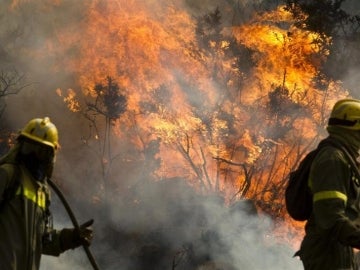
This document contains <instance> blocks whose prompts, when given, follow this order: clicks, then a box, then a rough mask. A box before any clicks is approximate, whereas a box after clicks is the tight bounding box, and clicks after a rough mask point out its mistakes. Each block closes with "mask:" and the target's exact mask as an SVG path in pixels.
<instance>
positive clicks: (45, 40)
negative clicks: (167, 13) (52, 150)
mask: <svg viewBox="0 0 360 270" xmlns="http://www.w3.org/2000/svg"><path fill="white" fill-rule="evenodd" d="M98 2H99V3H101V1H98ZM125 2H127V1H113V3H112V4H114V5H126V3H125ZM138 2H141V1H138ZM160 2H161V1H155V0H153V1H144V6H146V8H148V9H150V10H151V12H152V14H153V16H158V17H161V16H160V15H159V14H161V9H159V6H160V7H162V6H166V5H165V4H168V3H169V1H163V3H164V5H161V4H159V3H160ZM173 2H174V3H176V2H178V1H173ZM223 2H224V1H218V0H207V1H203V0H198V1H192V0H187V1H183V3H182V7H183V8H186V9H187V10H188V12H189V14H191V15H192V16H195V17H198V16H202V15H204V14H206V13H207V12H210V11H213V10H214V9H215V8H216V7H220V9H221V11H222V13H223V14H226V16H223V20H224V21H223V23H224V24H225V25H233V24H241V23H243V22H244V21H246V20H247V19H248V18H250V17H251V14H252V12H254V11H255V10H256V9H259V8H263V9H265V8H271V7H273V6H276V5H277V4H278V3H277V2H279V1H230V0H229V1H225V2H227V4H226V5H224V4H223ZM255 2H256V3H255ZM91 4H92V1H90V0H87V1H75V0H63V1H50V0H42V1H39V0H33V1H32V0H28V1H25V0H24V1H10V0H4V1H1V4H0V7H1V8H0V25H1V26H0V57H1V59H3V61H2V63H1V64H0V67H1V68H2V69H4V70H8V69H13V68H15V69H16V70H18V71H19V72H21V73H24V74H26V84H29V86H27V87H26V88H24V89H23V90H22V91H21V93H19V94H18V95H14V96H10V97H8V98H7V99H6V102H7V108H6V111H5V115H4V116H3V117H4V118H5V120H6V122H7V123H11V128H12V129H13V130H15V131H16V130H19V129H20V128H21V127H22V126H23V125H24V124H25V123H26V122H27V121H28V120H29V119H31V118H34V117H43V116H49V117H50V119H51V120H52V121H53V122H54V123H56V125H57V127H58V129H59V131H60V136H61V144H62V147H61V151H60V152H59V155H58V157H57V163H56V168H55V172H54V179H55V180H56V181H59V182H60V183H61V188H62V189H63V190H64V192H65V193H66V194H67V196H68V198H69V201H70V204H71V205H72V206H73V208H74V212H75V213H76V215H77V217H78V218H79V222H84V221H86V220H87V219H89V218H95V224H94V230H95V239H94V242H93V245H92V247H91V250H92V251H93V253H94V256H95V258H96V259H97V261H98V262H99V265H100V267H101V269H107V270H119V269H121V270H128V269H129V270H130V269H139V270H141V269H147V270H148V269H177V270H182V269H184V270H185V269H186V270H187V269H199V270H200V269H219V268H221V269H234V270H239V269H241V270H247V269H249V270H254V269H269V270H272V269H274V270H275V269H277V270H278V269H294V270H296V269H301V263H300V261H299V260H298V259H297V258H292V256H293V253H294V250H293V249H292V247H289V246H287V245H286V244H284V243H279V242H278V240H276V237H274V236H272V235H271V232H272V231H273V229H274V226H275V223H274V222H273V221H272V220H271V219H270V218H269V217H267V216H266V215H265V214H263V213H260V214H258V213H255V212H254V210H253V206H252V204H251V203H250V204H249V202H239V203H238V204H236V205H232V206H226V205H225V204H224V202H223V201H222V200H221V197H220V196H216V195H214V196H203V195H199V194H198V193H197V192H195V191H194V189H193V187H191V186H190V185H188V184H187V183H186V182H185V180H184V179H167V181H163V182H153V181H152V179H148V178H142V177H141V176H143V175H146V176H148V174H146V172H147V171H146V170H147V167H146V164H145V165H144V163H142V162H139V161H137V160H135V161H134V160H133V159H131V158H129V157H133V156H134V155H133V153H128V152H129V151H131V150H133V148H131V147H129V145H128V143H127V142H126V141H124V142H123V141H120V140H119V141H117V142H113V144H112V146H113V149H112V150H113V152H114V153H121V156H120V157H119V160H121V162H119V164H120V165H119V166H118V165H116V168H115V166H114V167H113V171H112V172H111V175H110V176H111V177H112V178H115V179H117V182H118V183H117V186H114V187H112V186H110V187H107V188H106V190H107V192H108V193H107V194H105V191H104V190H105V188H104V183H99V181H100V180H99V179H101V175H102V171H101V170H102V167H101V165H100V164H101V162H99V154H98V153H99V152H98V151H97V150H94V149H97V147H98V142H91V144H87V145H86V147H84V145H85V143H84V141H86V139H87V138H86V137H84V134H88V133H89V132H90V131H91V132H94V129H93V127H92V126H90V124H89V123H88V122H86V121H84V119H83V118H82V117H81V116H80V115H76V114H73V113H71V112H69V111H67V110H65V109H64V102H63V100H62V98H61V97H59V96H57V95H56V93H55V89H57V88H61V89H65V90H66V89H68V88H74V87H76V85H75V84H76V83H77V81H78V78H76V74H72V73H70V72H69V71H68V70H69V69H70V67H67V66H62V65H61V64H59V63H63V62H62V61H61V59H62V58H63V57H65V55H62V54H61V53H60V52H59V51H57V50H56V49H55V48H52V47H51V45H52V44H54V43H55V44H57V42H58V43H61V41H62V38H66V37H63V36H61V35H60V34H59V33H63V30H67V31H68V32H71V33H77V35H78V36H81V34H82V31H83V25H82V23H83V21H82V19H83V18H84V17H85V15H86V14H85V13H84V12H85V11H86V8H88V7H89V6H91ZM152 6H155V7H156V8H154V9H151V8H152ZM143 8H144V7H143ZM234 14H236V15H237V16H235V15H234ZM239 14H241V16H238V15H239ZM227 15H228V16H227ZM234 18H236V19H239V18H240V19H239V21H237V22H235V21H234ZM49 41H51V42H49ZM61 52H62V53H66V57H69V58H71V57H74V58H75V57H76V56H78V55H79V54H80V53H81V52H79V51H77V50H75V49H74V50H69V51H65V52H64V51H61ZM79 64H80V63H79ZM354 70H355V69H354ZM351 74H356V72H353V73H351ZM352 78H354V76H352V75H351V76H349V79H347V78H346V81H348V80H351V79H352ZM352 83H353V85H356V80H354V81H352ZM202 101H203V100H201V99H199V100H196V103H197V104H201V102H202ZM92 135H93V134H92ZM125 164H126V168H134V169H133V170H129V171H124V170H123V168H124V167H125V166H121V165H125ZM139 179H140V180H139ZM134 182H135V184H134ZM112 188H113V189H112ZM109 190H110V191H111V192H109ZM100 196H102V197H101V198H100ZM104 197H106V198H107V201H106V203H99V201H101V200H104ZM104 205H105V206H104ZM52 212H53V214H54V217H55V226H56V227H57V228H62V227H71V226H72V225H71V224H70V222H69V220H68V217H67V214H66V212H65V211H64V210H63V209H62V206H61V204H60V202H59V201H58V200H57V199H56V196H55V195H53V202H52ZM276 226H279V225H278V223H277V225H276ZM41 269H53V270H62V269H79V270H82V269H90V266H89V263H88V261H87V258H86V256H85V254H84V252H83V250H82V249H81V248H79V249H76V250H71V251H68V252H66V253H65V254H62V255H61V256H60V257H58V258H54V257H48V256H43V258H42V265H41Z"/></svg>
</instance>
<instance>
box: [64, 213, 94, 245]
mask: <svg viewBox="0 0 360 270" xmlns="http://www.w3.org/2000/svg"><path fill="white" fill-rule="evenodd" d="M93 222H94V220H93V219H91V220H89V221H87V222H85V223H84V224H82V225H80V226H79V229H75V228H73V229H68V228H65V229H62V230H61V232H60V245H61V249H62V250H63V251H65V250H68V249H74V248H77V247H79V246H82V245H85V246H90V244H91V241H92V238H93V229H92V227H91V225H92V224H93Z"/></svg>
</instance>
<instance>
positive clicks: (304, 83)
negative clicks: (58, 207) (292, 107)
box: [234, 6, 331, 102]
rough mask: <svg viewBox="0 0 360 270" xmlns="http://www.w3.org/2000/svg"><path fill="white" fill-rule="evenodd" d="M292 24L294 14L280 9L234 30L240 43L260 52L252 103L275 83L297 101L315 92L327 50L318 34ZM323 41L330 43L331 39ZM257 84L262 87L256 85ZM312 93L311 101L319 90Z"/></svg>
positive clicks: (251, 97) (282, 8)
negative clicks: (286, 90)
mask: <svg viewBox="0 0 360 270" xmlns="http://www.w3.org/2000/svg"><path fill="white" fill-rule="evenodd" d="M274 22H276V23H274ZM291 23H292V19H291V14H290V13H289V12H287V11H286V10H285V9H284V7H281V6H280V7H278V9H277V10H275V11H272V12H269V13H267V14H265V15H264V16H256V17H255V18H254V22H253V23H251V24H248V25H243V26H239V27H236V28H234V34H235V36H236V37H237V39H238V40H239V41H240V42H241V43H243V44H244V45H246V46H248V47H251V48H256V50H257V55H256V57H257V60H258V65H257V68H256V70H255V74H254V78H256V79H257V80H256V81H255V82H254V85H253V86H251V88H252V89H258V93H257V95H254V94H253V93H252V95H251V96H250V97H248V98H249V99H250V102H252V101H253V100H254V98H256V97H258V96H259V95H261V92H259V91H262V89H270V88H271V85H273V84H276V85H283V87H285V88H287V89H290V90H291V91H292V93H291V98H292V99H293V100H294V101H296V102H297V101H298V100H299V99H301V97H302V95H303V94H304V92H305V91H308V90H309V89H314V90H315V89H316V87H315V85H314V82H313V79H314V78H315V77H316V75H317V71H318V69H319V67H320V65H321V63H322V62H323V61H324V60H325V59H326V56H327V55H328V51H326V50H325V49H324V50H323V49H322V47H321V45H320V43H319V41H323V40H321V39H322V38H321V37H320V35H319V34H316V33H312V32H309V31H304V30H300V29H297V28H295V27H294V26H292V24H291ZM323 42H325V44H328V43H329V42H331V39H330V38H328V39H327V40H325V41H323ZM258 83H260V84H261V87H257V86H255V84H258ZM309 94H310V96H308V98H310V99H313V98H315V97H314V96H313V95H314V94H316V91H309Z"/></svg>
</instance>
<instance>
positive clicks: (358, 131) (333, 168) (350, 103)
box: [298, 99, 360, 270]
mask: <svg viewBox="0 0 360 270" xmlns="http://www.w3.org/2000/svg"><path fill="white" fill-rule="evenodd" d="M327 131H328V133H329V138H330V139H331V140H333V141H334V142H336V143H337V144H340V145H342V146H344V147H345V148H346V149H347V152H348V153H350V155H351V156H352V159H353V160H354V161H356V159H357V158H358V156H359V149H360V100H356V99H343V100H339V101H338V102H336V103H335V105H334V107H333V109H332V112H331V115H330V118H329V121H328V126H327ZM329 138H327V139H329ZM350 163H351V161H349V158H347V156H346V154H344V151H342V150H340V148H339V147H336V146H332V145H326V146H325V147H324V148H322V150H320V152H319V153H318V155H317V156H316V157H315V160H314V162H313V164H312V167H311V170H310V177H309V186H310V188H311V191H312V193H313V211H312V215H311V217H310V219H309V220H308V221H307V223H306V225H305V232H306V233H305V236H304V239H303V241H302V244H301V249H300V251H299V252H298V255H299V256H300V258H301V260H302V262H303V265H304V269H306V270H310V269H311V270H324V269H326V270H340V269H342V270H345V269H347V270H355V269H359V266H358V265H357V264H356V262H355V256H354V250H353V249H354V248H355V249H360V179H359V178H360V177H359V176H358V175H359V174H358V172H357V171H358V168H355V166H351V165H350Z"/></svg>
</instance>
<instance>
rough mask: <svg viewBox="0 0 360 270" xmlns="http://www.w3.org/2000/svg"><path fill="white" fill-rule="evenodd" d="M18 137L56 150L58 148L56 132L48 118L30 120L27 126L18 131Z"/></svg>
mask: <svg viewBox="0 0 360 270" xmlns="http://www.w3.org/2000/svg"><path fill="white" fill-rule="evenodd" d="M19 137H26V138H28V139H30V140H33V141H36V142H39V143H41V144H45V145H47V146H50V147H51V148H53V149H54V151H55V150H57V148H58V147H59V141H58V139H59V138H58V130H57V128H56V126H55V125H54V124H53V123H51V122H50V118H49V117H45V118H43V119H42V118H35V119H32V120H30V121H29V122H28V123H27V125H26V126H25V127H24V128H23V130H21V131H20V135H19Z"/></svg>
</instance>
